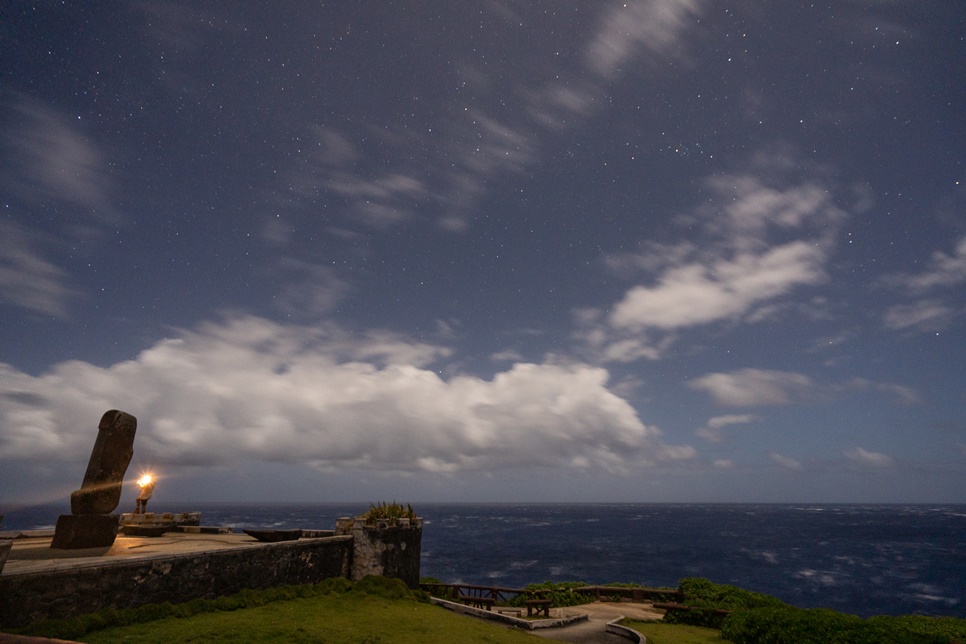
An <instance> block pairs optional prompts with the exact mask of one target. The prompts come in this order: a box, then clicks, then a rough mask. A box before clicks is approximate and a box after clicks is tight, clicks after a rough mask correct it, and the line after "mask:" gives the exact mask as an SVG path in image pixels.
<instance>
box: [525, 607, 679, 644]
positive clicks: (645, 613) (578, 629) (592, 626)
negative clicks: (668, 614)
mask: <svg viewBox="0 0 966 644" xmlns="http://www.w3.org/2000/svg"><path fill="white" fill-rule="evenodd" d="M552 612H553V613H554V616H555V617H556V616H559V617H565V616H569V615H586V616H587V621H584V622H578V623H576V624H571V625H570V626H563V627H561V628H540V629H536V630H533V631H530V632H531V633H533V634H534V635H538V636H540V637H543V638H546V639H549V640H553V641H558V642H578V643H580V644H597V643H601V644H606V643H611V642H614V643H616V642H623V643H624V644H627V642H628V641H629V640H627V639H625V638H623V637H621V636H620V635H616V634H614V633H608V632H607V623H608V622H611V621H613V620H615V619H618V618H620V617H630V618H632V619H661V618H662V617H663V616H664V611H662V610H657V609H655V608H654V607H653V606H651V604H650V603H646V604H637V603H631V602H594V603H592V604H582V605H580V606H572V607H569V608H558V609H555V610H553V611H552Z"/></svg>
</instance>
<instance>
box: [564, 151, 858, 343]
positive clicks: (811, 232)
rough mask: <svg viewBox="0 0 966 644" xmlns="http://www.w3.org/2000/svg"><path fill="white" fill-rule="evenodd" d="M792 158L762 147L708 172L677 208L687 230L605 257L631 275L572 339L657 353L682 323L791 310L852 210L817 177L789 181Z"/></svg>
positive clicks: (819, 275) (822, 266)
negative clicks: (732, 165) (699, 193)
mask: <svg viewBox="0 0 966 644" xmlns="http://www.w3.org/2000/svg"><path fill="white" fill-rule="evenodd" d="M793 161H794V158H793V157H792V156H790V155H789V153H787V152H784V151H782V150H779V151H777V152H773V153H771V154H768V153H764V152H760V153H758V154H755V155H753V156H752V158H751V159H750V161H749V162H748V164H747V165H748V167H747V169H746V170H745V171H742V172H734V173H728V174H723V175H713V176H710V177H708V178H707V179H705V180H704V182H703V185H704V189H705V190H706V191H708V193H709V194H710V196H708V197H706V198H703V199H701V200H699V201H698V202H696V203H695V205H694V206H692V208H691V209H689V210H686V211H684V212H682V213H681V214H679V215H678V216H677V217H676V220H675V223H676V225H677V226H678V227H679V230H680V232H681V235H682V237H683V239H680V240H674V239H670V240H668V241H667V242H659V241H654V240H647V241H644V242H642V243H641V244H640V247H639V250H637V251H636V252H621V253H616V254H613V255H610V256H607V257H605V258H604V263H605V265H606V266H607V267H608V268H610V269H611V270H613V271H614V272H615V273H616V274H617V275H618V276H619V277H621V278H623V279H629V280H635V281H637V283H636V284H634V285H633V286H631V287H630V288H628V289H627V290H626V291H625V292H624V294H623V295H622V296H621V297H620V299H619V300H618V301H617V302H616V303H614V304H613V305H612V306H611V307H610V308H609V310H608V312H607V314H606V315H605V314H604V312H603V311H602V310H597V311H596V312H595V313H594V314H591V312H589V311H587V310H584V311H582V312H580V314H579V316H578V317H577V320H578V327H579V328H578V331H577V333H575V338H576V339H577V340H578V342H580V343H582V344H583V345H585V347H586V349H587V350H588V353H590V354H594V355H595V356H596V359H597V360H599V361H601V362H630V361H633V360H637V359H641V358H644V359H650V360H657V359H660V358H661V357H662V356H663V354H664V352H665V350H666V349H667V348H668V347H669V346H670V345H671V344H673V343H674V342H675V341H676V339H677V337H676V336H677V334H679V333H680V332H682V331H684V330H688V329H693V328H695V327H699V326H705V325H710V324H715V323H720V322H731V321H743V322H745V323H749V324H754V323H756V322H760V321H761V320H764V319H771V318H774V317H776V316H779V315H782V314H787V312H788V311H790V310H793V309H794V307H793V306H792V305H790V304H789V301H788V300H789V297H788V296H790V295H791V294H792V293H793V292H794V291H796V290H797V289H800V288H802V287H807V286H816V285H819V284H822V283H825V282H826V281H827V280H828V275H827V273H826V265H827V263H828V261H829V257H830V254H831V250H832V248H833V244H834V237H835V234H834V231H836V230H838V228H839V226H840V225H841V223H842V222H843V221H844V220H845V219H846V218H847V216H848V215H847V213H846V212H844V211H843V210H842V209H841V208H839V207H838V206H837V205H836V203H835V200H834V199H833V196H832V192H831V190H830V189H829V188H827V187H826V186H824V185H822V184H821V183H820V182H818V181H817V180H814V179H813V180H807V181H801V180H799V179H798V178H797V176H796V178H795V179H794V180H793V179H792V178H791V177H792V175H791V174H789V172H790V168H793V167H794V168H798V167H799V166H800V164H798V165H796V164H795V163H793ZM816 172H817V171H816ZM817 173H818V172H817ZM672 234H673V231H672ZM808 314H809V315H819V314H818V313H815V312H814V311H811V310H808Z"/></svg>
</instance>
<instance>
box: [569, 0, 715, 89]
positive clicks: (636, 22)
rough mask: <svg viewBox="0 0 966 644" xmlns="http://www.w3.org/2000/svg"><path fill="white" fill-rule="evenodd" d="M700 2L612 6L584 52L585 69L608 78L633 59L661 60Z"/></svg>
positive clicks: (652, 0) (653, 0) (681, 0)
mask: <svg viewBox="0 0 966 644" xmlns="http://www.w3.org/2000/svg"><path fill="white" fill-rule="evenodd" d="M703 4H704V2H702V1H701V0H649V1H646V2H628V3H624V4H622V5H621V4H618V5H615V7H614V8H613V9H611V10H610V12H609V13H608V14H607V15H606V16H605V17H604V19H603V22H602V24H601V27H600V29H599V30H598V31H597V34H596V35H595V37H594V40H593V41H592V42H591V43H590V46H589V47H588V48H587V50H586V51H585V55H586V59H587V67H588V68H589V69H591V70H592V71H593V72H594V73H596V74H597V75H599V76H601V77H604V78H610V77H614V76H616V75H618V74H619V72H620V70H621V68H622V67H623V66H624V65H626V64H628V62H629V60H630V59H632V58H638V57H641V56H642V55H645V58H646V57H658V58H661V57H664V56H666V55H667V54H668V53H669V52H670V51H671V50H672V49H674V48H675V47H677V46H678V45H679V42H680V39H681V35H682V33H683V32H684V30H685V29H686V28H687V27H688V26H689V25H690V24H691V23H692V20H693V18H694V17H696V16H697V15H698V14H699V10H700V8H701V6H702V5H703Z"/></svg>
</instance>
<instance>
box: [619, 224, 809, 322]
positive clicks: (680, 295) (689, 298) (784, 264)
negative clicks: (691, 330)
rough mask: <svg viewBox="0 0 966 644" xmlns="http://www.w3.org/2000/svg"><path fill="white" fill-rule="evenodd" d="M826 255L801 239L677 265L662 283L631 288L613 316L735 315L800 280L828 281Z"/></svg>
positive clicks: (678, 318) (699, 318)
mask: <svg viewBox="0 0 966 644" xmlns="http://www.w3.org/2000/svg"><path fill="white" fill-rule="evenodd" d="M824 259H825V252H824V251H823V250H822V249H820V248H819V247H816V246H814V245H812V244H809V243H807V242H804V241H801V242H791V243H789V244H784V245H781V246H777V247H775V248H772V249H770V250H768V251H767V252H764V253H761V254H753V253H742V254H739V255H737V256H736V257H734V258H731V259H724V258H721V259H717V260H715V261H713V262H710V263H708V264H701V263H691V264H687V265H685V266H679V267H672V268H669V269H668V270H666V271H665V272H664V273H663V274H662V275H661V277H660V278H659V280H658V283H657V285H655V286H651V287H648V286H635V287H634V288H632V289H630V290H629V291H628V292H627V293H626V294H625V296H624V299H623V300H621V301H620V302H618V303H617V305H616V306H615V308H614V312H613V313H612V314H611V317H610V322H611V324H612V325H613V326H614V327H616V328H618V329H621V328H626V329H631V330H642V329H645V328H648V327H654V328H658V329H664V330H670V329H678V328H682V327H689V326H695V325H699V324H707V323H709V322H714V321H717V320H722V319H727V318H732V317H735V316H737V315H740V314H742V313H745V312H747V311H748V310H749V309H750V308H751V307H753V306H754V305H755V304H757V303H759V302H763V301H766V300H769V299H771V298H774V297H777V296H780V295H784V294H785V293H788V292H789V291H791V290H792V289H793V288H794V287H796V286H799V285H803V284H817V283H819V282H822V281H824V280H825V273H824V271H823V269H822V263H823V262H824Z"/></svg>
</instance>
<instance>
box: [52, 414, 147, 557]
mask: <svg viewBox="0 0 966 644" xmlns="http://www.w3.org/2000/svg"><path fill="white" fill-rule="evenodd" d="M137 426H138V420H137V418H135V417H134V416H132V415H130V414H127V413H125V412H123V411H118V410H116V409H112V410H110V411H108V412H106V413H105V414H104V415H103V416H101V422H100V423H98V425H97V440H96V441H94V449H93V450H92V451H91V460H90V461H89V462H88V464H87V472H86V473H85V474H84V482H83V483H82V484H81V488H80V489H79V490H76V491H74V492H72V493H71V495H70V511H71V514H62V515H60V517H59V518H58V519H57V528H56V529H55V531H54V539H53V541H52V542H51V544H50V547H51V548H65V549H79V548H101V547H110V546H111V545H113V544H114V539H115V537H117V527H118V515H116V514H112V512H114V510H115V508H117V504H118V503H119V502H120V500H121V485H122V484H123V482H124V473H125V472H127V466H128V465H129V464H130V463H131V457H132V456H134V433H135V432H136V431H137Z"/></svg>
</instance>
